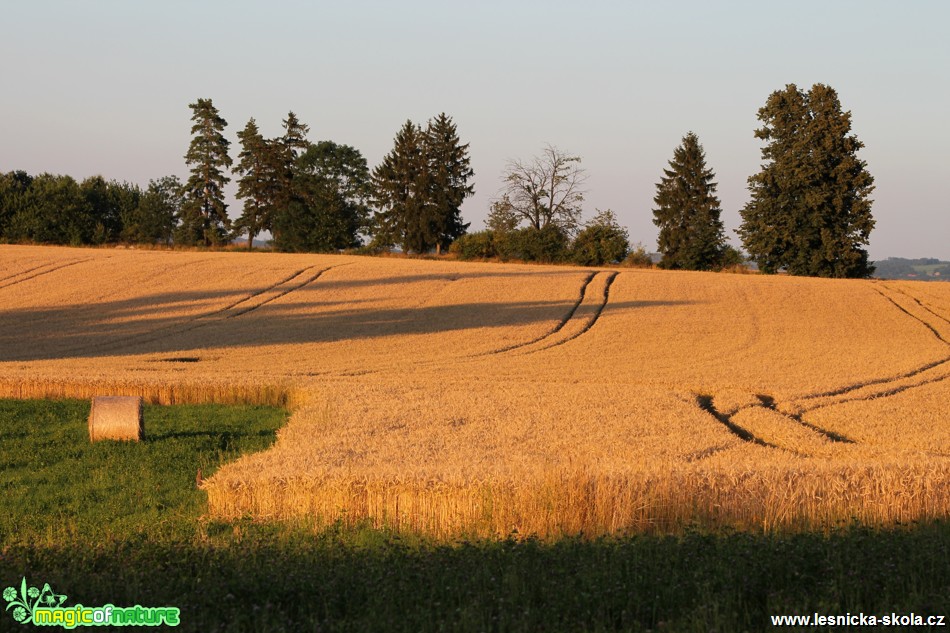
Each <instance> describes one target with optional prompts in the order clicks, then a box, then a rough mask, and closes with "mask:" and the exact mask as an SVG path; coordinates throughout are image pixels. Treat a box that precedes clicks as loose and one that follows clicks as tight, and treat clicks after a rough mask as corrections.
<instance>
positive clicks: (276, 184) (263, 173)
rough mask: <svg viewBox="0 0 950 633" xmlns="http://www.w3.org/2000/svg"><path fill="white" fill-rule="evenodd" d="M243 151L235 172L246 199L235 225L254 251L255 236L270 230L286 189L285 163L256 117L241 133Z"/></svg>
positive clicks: (274, 142)
mask: <svg viewBox="0 0 950 633" xmlns="http://www.w3.org/2000/svg"><path fill="white" fill-rule="evenodd" d="M238 139H239V140H240V142H241V152H240V153H239V154H238V164H237V166H236V167H235V168H234V173H236V174H238V175H239V176H240V177H239V178H238V191H237V198H239V199H242V200H244V210H243V212H242V213H241V216H240V217H239V218H238V219H237V220H236V221H235V222H234V230H235V233H238V234H240V233H244V232H246V233H247V248H248V250H251V249H252V248H253V244H254V237H255V236H256V235H258V234H259V233H260V232H261V231H265V230H269V229H270V228H271V223H272V219H273V215H274V209H275V205H276V203H277V198H278V196H279V194H280V189H281V187H283V177H284V175H283V171H282V163H280V162H279V160H282V159H278V157H277V156H276V154H278V153H279V152H280V147H279V146H278V143H277V142H276V141H269V140H267V139H265V138H264V137H263V136H262V135H261V133H260V130H258V128H257V123H256V122H255V121H254V119H253V118H252V119H251V120H250V121H248V122H247V125H246V126H245V127H244V130H242V131H241V132H238Z"/></svg>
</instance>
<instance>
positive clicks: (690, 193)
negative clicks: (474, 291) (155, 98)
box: [0, 84, 874, 277]
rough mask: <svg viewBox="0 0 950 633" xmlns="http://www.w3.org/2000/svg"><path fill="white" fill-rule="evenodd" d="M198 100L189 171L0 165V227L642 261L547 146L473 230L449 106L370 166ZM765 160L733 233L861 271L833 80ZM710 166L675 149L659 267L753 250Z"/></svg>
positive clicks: (662, 183)
mask: <svg viewBox="0 0 950 633" xmlns="http://www.w3.org/2000/svg"><path fill="white" fill-rule="evenodd" d="M189 107H190V108H191V110H192V118H191V120H192V123H193V125H192V128H191V134H192V139H191V143H190V145H189V147H188V151H187V153H186V154H185V163H186V165H187V166H188V167H189V177H188V179H187V181H186V182H184V183H182V182H181V181H180V180H179V179H178V178H177V177H175V176H166V177H164V178H160V179H157V180H152V181H150V182H149V185H148V187H147V188H145V189H144V190H143V189H140V188H139V187H138V186H137V185H133V184H129V183H120V182H116V181H106V180H104V179H103V178H102V177H101V176H96V177H92V178H87V179H86V180H84V181H82V182H76V181H75V180H73V179H72V178H71V177H69V176H55V175H51V174H40V175H38V176H35V177H33V176H29V175H28V174H26V173H24V172H22V171H13V172H9V173H6V174H0V239H3V240H6V241H33V242H40V243H57V244H104V243H110V242H120V241H121V242H139V243H156V242H161V243H168V244H170V243H174V244H182V245H203V246H218V245H222V244H225V243H228V242H230V241H232V240H234V239H235V238H236V237H239V236H247V240H248V242H247V243H248V247H249V248H251V247H252V246H253V242H254V238H255V237H256V236H257V235H260V234H261V233H263V232H265V231H267V232H270V233H271V235H272V236H273V245H274V247H275V248H277V249H278V250H282V251H298V252H302V251H317V252H329V251H338V250H341V249H349V248H357V247H361V246H367V247H368V248H370V249H372V250H388V249H392V248H394V247H398V248H400V249H401V250H403V251H404V252H414V253H427V252H432V251H435V252H437V253H438V252H442V251H445V250H451V251H453V252H455V253H456V254H457V255H458V256H459V257H462V258H500V259H503V260H507V259H521V260H527V261H543V262H558V261H573V262H575V263H578V264H583V265H602V264H608V263H616V262H621V261H624V260H625V259H627V260H628V261H631V262H632V263H648V261H649V260H648V258H647V255H646V253H645V249H643V248H642V247H640V248H639V249H633V252H632V253H631V247H630V242H629V236H628V233H627V230H626V229H625V228H623V227H622V226H620V224H619V223H618V221H617V218H616V215H615V214H614V213H613V211H611V210H609V209H608V210H604V211H601V210H598V211H597V213H596V214H595V216H594V217H593V218H591V219H590V220H587V221H585V220H584V217H583V203H584V200H585V195H586V190H585V187H584V185H585V181H586V177H587V175H586V172H585V171H584V170H583V169H582V168H581V166H580V163H581V158H580V157H579V156H576V155H573V154H571V153H569V152H565V151H562V150H560V149H558V148H556V147H554V146H551V145H548V146H546V147H545V148H543V150H542V152H541V153H540V154H539V155H538V156H536V157H534V158H533V159H531V160H528V161H523V160H511V161H509V163H508V164H507V165H506V167H505V171H504V174H503V177H502V187H501V189H500V191H499V193H498V195H497V196H496V197H495V198H494V199H493V200H492V202H491V208H490V212H489V215H488V219H487V220H486V228H485V230H482V231H478V232H474V233H468V228H469V224H467V223H465V222H464V221H463V218H462V215H461V205H462V203H463V201H464V200H465V199H466V198H468V197H470V196H471V195H473V193H474V185H473V184H472V180H473V178H474V172H473V170H472V168H471V165H470V158H469V153H468V148H469V146H468V144H465V143H462V142H461V140H460V138H459V135H458V131H457V128H456V125H455V123H454V122H453V121H452V119H451V117H449V116H448V115H446V114H445V113H442V114H439V115H438V116H436V117H433V118H432V119H430V120H429V121H427V122H426V124H425V126H424V127H423V126H422V125H419V124H417V123H414V122H412V121H406V123H405V124H404V125H403V126H402V128H401V129H400V130H399V131H398V133H397V134H396V136H395V139H394V142H393V148H392V150H391V151H390V152H389V153H388V154H387V155H386V156H385V157H384V158H383V160H382V161H381V163H380V164H379V165H377V166H376V167H375V168H374V169H373V170H372V171H370V169H369V167H368V165H367V162H366V160H365V158H363V156H362V154H361V153H360V152H359V150H357V149H355V148H353V147H351V146H348V145H341V144H337V143H335V142H333V141H320V142H317V143H312V142H310V141H309V140H308V139H307V134H308V133H309V127H308V126H307V125H305V124H303V123H302V122H300V121H299V120H298V119H297V117H296V115H294V113H293V112H290V113H288V115H287V118H286V119H284V120H283V121H282V124H283V134H282V135H281V136H279V137H277V138H270V139H269V138H265V137H264V136H263V135H262V134H261V132H260V130H259V128H258V126H257V122H256V121H255V120H254V119H253V118H252V119H250V120H249V121H248V122H247V124H246V125H245V127H244V128H243V130H241V131H240V132H238V134H237V137H238V141H239V144H240V149H239V151H238V152H237V155H236V156H237V162H236V164H235V163H234V162H233V161H232V159H231V157H230V141H229V140H228V139H227V138H226V136H225V135H224V131H225V128H226V127H227V122H226V121H225V120H224V119H223V118H222V117H221V115H220V113H219V112H218V111H217V109H216V108H215V107H214V105H213V104H212V102H211V100H210V99H198V100H197V101H196V102H195V103H192V104H190V106H189ZM758 119H759V121H761V122H762V127H760V128H759V129H756V130H755V136H756V137H757V138H759V139H761V140H762V141H764V146H763V148H762V150H761V153H762V159H763V164H762V166H761V170H760V171H759V172H758V173H756V174H754V175H752V176H751V177H749V179H748V188H749V191H750V194H751V197H750V200H749V202H748V203H747V204H746V205H745V206H744V207H743V208H742V209H741V211H740V215H741V216H742V223H741V226H740V227H739V229H738V230H737V233H738V235H739V237H740V238H741V240H742V244H743V247H744V248H745V250H746V252H747V254H748V259H749V260H751V261H753V262H755V263H756V264H757V265H758V267H759V269H760V270H761V271H763V272H765V273H775V272H779V271H787V272H788V273H790V274H796V275H814V276H825V277H865V276H869V275H870V274H871V272H873V266H872V265H871V263H870V262H869V260H868V254H867V251H866V250H865V248H864V247H865V246H866V245H867V244H868V240H869V235H870V232H871V230H872V229H873V227H874V219H873V217H872V215H871V211H870V210H871V202H872V201H871V200H870V198H869V195H870V193H871V192H872V191H873V178H872V177H871V175H870V174H869V173H868V171H867V166H866V163H865V161H863V160H861V159H859V158H858V157H857V152H858V150H860V149H861V148H862V147H863V143H861V142H860V141H859V140H858V139H857V137H856V136H855V135H854V134H852V133H851V113H850V112H846V111H843V110H842V107H841V103H840V100H839V99H838V96H837V93H836V92H835V91H834V90H833V89H832V88H830V87H828V86H825V85H823V84H815V85H814V86H812V88H811V89H810V90H808V91H805V90H801V89H799V88H798V87H796V86H795V85H794V84H789V85H787V86H786V87H785V89H784V90H779V91H775V92H773V93H772V94H771V95H770V96H769V98H768V100H767V102H766V104H765V106H763V107H762V108H761V109H759V111H758ZM232 176H233V177H234V178H235V180H236V184H237V198H238V199H239V200H241V201H242V205H243V206H242V211H241V214H240V216H239V217H237V219H235V220H234V221H233V222H232V221H231V220H230V218H229V215H228V212H227V203H226V202H225V198H224V188H225V186H226V185H227V184H228V183H229V182H230V181H231V178H232ZM717 187H718V184H717V183H716V180H715V173H714V171H713V169H712V168H711V167H709V166H708V165H707V161H706V155H705V152H704V149H703V147H702V145H701V143H700V142H699V138H698V136H697V135H696V134H694V133H693V132H689V133H687V134H686V135H685V136H684V137H683V138H682V142H681V144H680V145H679V146H678V147H676V148H675V150H674V152H673V157H672V159H671V160H670V161H669V163H668V167H667V168H666V169H664V170H663V175H662V176H661V178H660V180H659V182H658V183H657V184H656V194H655V196H654V199H653V201H654V208H653V210H652V211H653V222H654V224H656V226H657V227H658V229H659V234H658V238H657V247H658V251H659V253H660V256H661V259H660V262H659V264H660V266H661V267H663V268H670V269H686V270H716V269H721V268H723V267H726V266H729V265H732V264H736V263H739V262H741V261H743V256H742V255H741V253H740V252H739V251H738V250H737V249H735V248H733V247H731V246H729V245H728V243H727V240H726V235H725V231H724V228H723V223H722V220H721V219H720V215H721V212H722V209H721V205H720V201H719V198H718V197H717V195H716V190H717Z"/></svg>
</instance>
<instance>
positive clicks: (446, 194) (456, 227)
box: [425, 112, 475, 251]
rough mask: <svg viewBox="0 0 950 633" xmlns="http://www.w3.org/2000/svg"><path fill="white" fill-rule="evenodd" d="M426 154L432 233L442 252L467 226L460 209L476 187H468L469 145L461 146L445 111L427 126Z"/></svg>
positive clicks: (454, 126)
mask: <svg viewBox="0 0 950 633" xmlns="http://www.w3.org/2000/svg"><path fill="white" fill-rule="evenodd" d="M425 154H426V162H427V165H428V169H429V178H428V185H429V198H430V200H429V201H430V203H431V207H430V212H431V214H432V217H431V222H432V223H433V224H434V227H433V230H432V232H433V233H434V234H435V236H436V240H437V241H436V249H437V250H438V251H441V250H442V249H443V248H448V246H449V244H451V243H452V242H453V241H454V240H456V239H457V238H458V237H460V236H461V235H464V234H465V231H466V230H467V229H468V227H469V224H468V223H465V222H463V221H462V211H461V207H462V202H463V201H464V200H465V198H467V197H469V196H472V195H474V193H475V186H474V185H472V184H469V181H470V180H471V179H472V177H474V175H475V172H474V171H473V170H472V167H471V165H470V163H469V156H468V143H465V144H464V145H463V144H462V142H461V141H460V140H459V136H458V130H457V128H456V125H455V123H454V122H453V121H452V118H451V117H449V116H448V115H446V114H445V113H444V112H443V113H441V114H440V115H439V116H437V117H435V119H432V120H430V121H429V123H428V125H427V126H426V132H425Z"/></svg>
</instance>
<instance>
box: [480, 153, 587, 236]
mask: <svg viewBox="0 0 950 633" xmlns="http://www.w3.org/2000/svg"><path fill="white" fill-rule="evenodd" d="M580 162H581V159H580V156H573V155H571V154H569V153H567V152H563V151H561V150H559V149H558V148H556V147H554V146H553V145H546V146H545V148H544V149H543V150H542V152H541V154H540V155H539V156H535V157H534V158H533V159H532V160H531V161H530V162H523V161H521V160H511V161H508V165H507V166H506V167H505V176H504V185H503V186H502V189H501V191H500V192H499V194H500V195H499V197H498V198H497V199H496V200H494V202H493V203H492V213H493V214H497V215H499V217H501V216H507V217H510V218H517V219H518V221H519V222H520V221H524V222H527V223H528V225H530V226H533V227H534V228H536V229H539V230H540V229H543V228H544V227H546V226H547V225H549V224H553V225H555V226H558V227H559V228H561V229H563V230H564V231H565V232H567V233H573V232H574V231H576V230H577V228H578V227H579V226H580V222H581V213H582V208H581V203H583V201H584V193H585V191H584V188H583V187H584V182H585V181H586V180H587V173H586V172H585V171H584V170H583V169H582V168H581V167H580Z"/></svg>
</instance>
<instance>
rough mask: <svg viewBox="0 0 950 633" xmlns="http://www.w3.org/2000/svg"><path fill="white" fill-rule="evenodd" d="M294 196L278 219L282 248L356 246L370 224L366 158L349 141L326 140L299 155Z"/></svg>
mask: <svg viewBox="0 0 950 633" xmlns="http://www.w3.org/2000/svg"><path fill="white" fill-rule="evenodd" d="M294 190H295V200H294V201H293V202H291V204H290V206H289V207H288V208H287V209H286V210H285V211H284V212H282V213H280V214H278V215H277V217H276V218H275V220H274V242H275V244H276V246H277V248H278V249H279V250H282V251H298V252H299V251H315V252H330V251H336V250H341V249H346V248H357V247H359V246H360V245H361V244H362V240H361V238H360V233H362V232H364V231H366V230H367V227H368V223H369V213H370V210H369V206H368V204H367V200H368V199H369V196H370V176H369V168H368V167H367V164H366V159H365V158H363V155H362V154H361V153H360V152H359V150H357V149H355V148H353V147H350V146H349V145H338V144H336V143H334V142H332V141H322V142H320V143H317V144H316V145H312V146H310V147H308V148H307V150H306V151H305V152H304V153H303V154H302V155H301V156H300V157H299V158H298V159H297V163H296V169H295V171H294Z"/></svg>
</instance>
